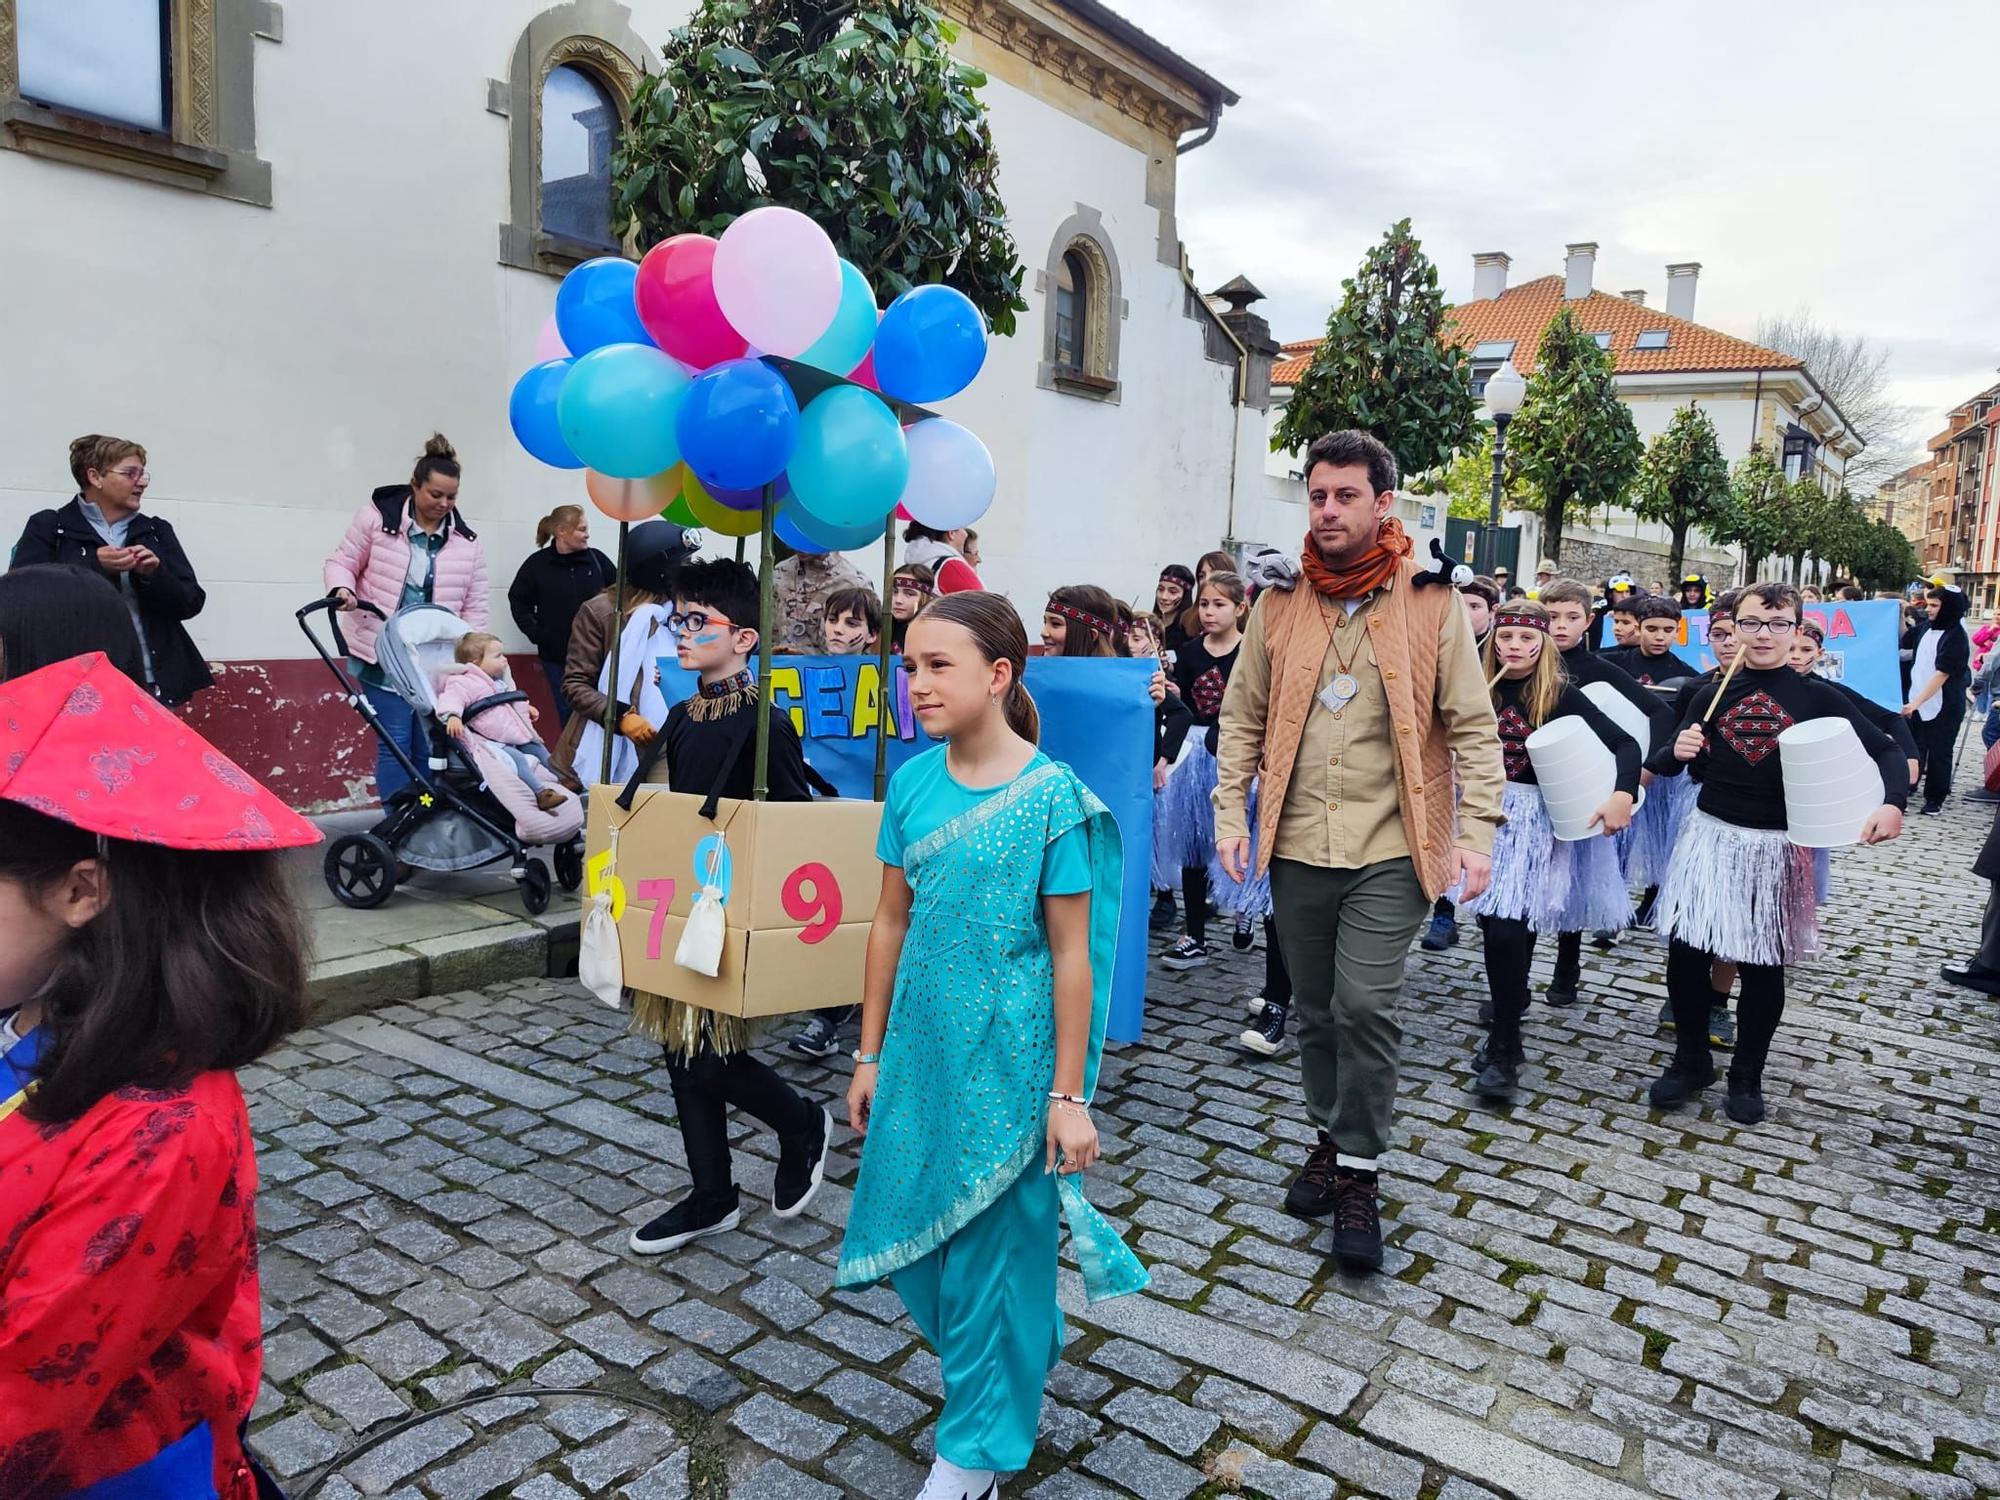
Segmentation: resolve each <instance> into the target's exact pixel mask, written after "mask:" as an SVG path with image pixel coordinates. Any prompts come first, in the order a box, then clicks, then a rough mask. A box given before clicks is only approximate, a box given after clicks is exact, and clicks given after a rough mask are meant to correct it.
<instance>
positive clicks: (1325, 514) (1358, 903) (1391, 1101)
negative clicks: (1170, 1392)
mask: <svg viewBox="0 0 2000 1500" xmlns="http://www.w3.org/2000/svg"><path fill="white" fill-rule="evenodd" d="M1306 485H1307V492H1308V493H1307V514H1308V519H1309V523H1310V530H1309V531H1308V532H1307V535H1306V539H1305V548H1304V553H1303V555H1302V557H1301V571H1302V575H1303V576H1302V578H1301V579H1300V581H1299V582H1298V584H1297V585H1296V586H1295V587H1293V588H1291V589H1289V590H1285V589H1279V588H1272V589H1267V590H1266V591H1265V592H1264V593H1263V594H1262V595H1260V596H1259V598H1258V600H1257V606H1256V608H1255V609H1254V610H1253V611H1252V612H1251V616H1250V624H1249V628H1248V629H1247V630H1245V632H1244V635H1243V649H1242V654H1241V656H1239V657H1238V659H1237V663H1236V671H1235V673H1234V674H1233V675H1232V676H1231V678H1230V680H1229V690H1228V693H1227V694H1226V695H1225V697H1224V698H1223V703H1222V719H1221V734H1220V738H1219V745H1218V749H1217V760H1218V762H1219V766H1218V782H1217V786H1216V790H1215V837H1216V849H1217V852H1218V854H1219V855H1220V857H1221V862H1222V865H1223V868H1224V869H1225V870H1227V871H1228V872H1229V873H1230V874H1231V875H1232V876H1234V877H1236V878H1238V879H1241V878H1243V876H1244V875H1245V873H1246V872H1248V871H1249V869H1250V866H1251V864H1252V861H1253V854H1252V850H1253V847H1254V850H1255V854H1254V861H1255V864H1256V866H1257V867H1258V868H1259V869H1262V868H1264V867H1266V866H1268V867H1269V869H1270V872H1271V899H1272V903H1273V905H1274V907H1275V908H1276V910H1275V919H1276V925H1277V932H1278V942H1279V946H1280V948H1281V949H1282V951H1283V954H1284V958H1285V963H1286V966H1287V967H1288V968H1289V969H1290V971H1291V976H1292V1002H1293V1007H1294V1009H1295V1010H1296V1012H1297V1015H1298V1021H1299V1062H1300V1066H1301V1068H1302V1070H1303V1072H1304V1075H1305V1092H1306V1108H1307V1111H1308V1112H1309V1113H1310V1114H1311V1116H1312V1119H1313V1123H1314V1124H1315V1125H1316V1126H1318V1128H1319V1132H1320V1139H1319V1144H1318V1146H1317V1147H1315V1148H1314V1150H1313V1152H1312V1154H1311V1155H1310V1156H1309V1157H1308V1158H1307V1160H1306V1164H1305V1167H1304V1168H1303V1169H1302V1170H1301V1171H1300V1173H1299V1175H1298V1177H1297V1178H1296V1179H1295V1180H1294V1181H1293V1183H1292V1185H1291V1188H1290V1190H1289V1191H1288V1193H1287V1194H1286V1198H1285V1206H1286V1207H1287V1208H1288V1209H1289V1210H1291V1211H1292V1212H1293V1213H1296V1214H1301V1215H1304V1216H1306V1217H1310V1218H1318V1217H1322V1216H1324V1215H1326V1214H1328V1213H1331V1214H1332V1215H1333V1216H1334V1238H1333V1253H1334V1257H1335V1259H1336V1260H1337V1261H1338V1262H1339V1263H1340V1264H1341V1265H1342V1266H1344V1267H1347V1268H1349V1269H1357V1270H1376V1269H1379V1268H1380V1267H1381V1264H1382V1220H1381V1211H1380V1204H1379V1198H1378V1191H1377V1185H1376V1169H1377V1165H1378V1163H1379V1161H1380V1158H1381V1155H1382V1153H1383V1152H1384V1151H1386V1150H1387V1149H1388V1147H1389V1130H1390V1123H1391V1120H1392V1117H1393V1114H1394V1109H1395V1102H1396V1079H1397V1069H1398V1064H1399V1061H1400V1054H1401V1050H1402V1036H1403V1033H1402V1023H1401V1020H1400V1019H1399V1017H1398V1014H1397V1004H1398V1001H1399V999H1400V997H1401V994H1402V986H1403V964H1404V960H1405V959H1406V957H1407V956H1408V953H1409V947H1410V941H1411V939H1412V938H1414V937H1415V936H1416V932H1417V928H1418V927H1419V926H1420V925H1421V924H1422V922H1423V919H1424V916H1425V913H1426V912H1427V911H1428V910H1429V908H1430V903H1431V902H1432V901H1434V900H1436V899H1437V897H1438V896H1440V895H1442V894H1443V893H1444V892H1445V891H1447V890H1449V889H1452V888H1453V887H1457V888H1458V892H1459V894H1458V897H1457V899H1460V900H1464V899H1467V898H1470V897H1472V896H1475V895H1477V894H1478V893H1479V892H1480V891H1482V890H1484V889H1485V887H1486V881H1487V877H1488V872H1489V857H1490V855H1491V853H1492V849H1493V830H1494V829H1495V828H1496V827H1498V826H1499V823H1500V796H1501V790H1502V788H1503V786H1504V783H1505V775H1504V773H1503V771H1502V769H1501V763H1500V741H1499V732H1498V729H1497V728H1496V726H1495V723H1494V717H1493V704H1492V699H1491V697H1490V696H1489V694H1488V692H1487V688H1486V683H1485V679H1484V677H1483V675H1482V673H1481V671H1480V666H1479V661H1478V657H1477V655H1476V653H1475V650H1474V646H1473V639H1472V627H1471V625H1470V623H1469V622H1468V621H1467V619H1466V617H1465V610H1464V609H1463V608H1462V607H1461V606H1460V604H1459V601H1458V594H1457V592H1456V591H1455V590H1454V589H1452V588H1450V587H1448V586H1435V587H1421V586H1419V584H1418V582H1417V577H1418V570H1417V568H1416V567H1415V565H1414V564H1413V563H1411V562H1410V560H1409V553H1410V550H1411V549H1410V543H1409V539H1408V538H1407V537H1406V536H1404V534H1403V529H1402V527H1401V525H1400V524H1399V523H1398V522H1397V521H1396V519H1395V518H1394V517H1393V516H1390V515H1389V507H1390V504H1391V502H1392V501H1393V500H1394V498H1395V488H1396V460H1395V458H1394V457H1393V456H1392V455H1391V454H1390V452H1389V450H1388V449H1387V448H1385V447H1384V446H1383V445H1382V444H1381V443H1380V442H1378V441H1377V440H1376V439H1375V438H1373V437H1372V436H1370V435H1369V434H1367V433H1365V432H1336V433H1330V434H1328V435H1327V436H1325V437H1322V438H1320V439H1319V440H1318V441H1317V442H1315V443H1314V444H1313V445H1312V447H1311V448H1310V449H1309V450H1308V451H1307V454H1306ZM1259 776H1261V778H1262V785H1261V788H1260V790H1259V793H1258V809H1257V813H1258V816H1257V830H1256V834H1257V837H1256V840H1255V843H1254V845H1253V843H1252V840H1251V837H1250V834H1251V829H1250V826H1249V823H1248V821H1247V818H1246V815H1245V811H1246V806H1247V802H1248V798H1249V792H1250V783H1251V780H1252V778H1254V777H1259ZM1454 776H1455V778H1456V781H1457V784H1458V787H1459V789H1460V792H1461V800H1460V801H1459V803H1458V805H1457V807H1456V808H1454V799H1453V782H1454Z"/></svg>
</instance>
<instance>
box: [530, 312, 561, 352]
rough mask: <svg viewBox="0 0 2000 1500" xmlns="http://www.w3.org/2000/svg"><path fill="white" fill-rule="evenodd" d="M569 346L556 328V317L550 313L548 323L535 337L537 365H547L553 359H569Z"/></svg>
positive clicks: (544, 324)
mask: <svg viewBox="0 0 2000 1500" xmlns="http://www.w3.org/2000/svg"><path fill="white" fill-rule="evenodd" d="M568 358H569V345H567V344H565V343H564V342H563V336H562V333H561V332H560V330H558V329H557V327H556V315H555V314H554V313H550V314H549V317H548V321H547V322H545V323H543V324H542V331H541V332H540V333H538V334H536V335H535V363H536V364H538V365H545V364H547V363H548V362H549V361H550V360H552V359H568Z"/></svg>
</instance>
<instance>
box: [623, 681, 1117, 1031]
mask: <svg viewBox="0 0 2000 1500" xmlns="http://www.w3.org/2000/svg"><path fill="white" fill-rule="evenodd" d="M659 668H660V680H659V687H660V691H661V694H662V696H663V697H664V698H665V700H666V701H667V702H668V703H678V702H679V701H680V700H681V699H683V698H685V697H687V696H688V695H689V694H691V693H693V692H694V689H695V676H694V673H692V672H687V671H683V670H682V669H681V667H680V664H679V663H678V662H676V661H675V660H674V658H673V657H671V656H663V657H661V658H659ZM1153 670H1154V664H1153V663H1152V662H1151V661H1125V660H1101V659H1100V660H1091V659H1080V658H1070V657H1055V656H1037V657H1031V658H1029V661H1028V676H1027V686H1028V691H1029V692H1030V693H1032V694H1034V698H1035V706H1036V707H1037V708H1038V709H1039V710H1040V711H1041V716H1042V748H1043V749H1044V750H1046V751H1047V752H1048V753H1049V756H1050V758H1051V759H1054V760H1059V761H1062V762H1064V763H1065V764H1067V765H1068V766H1069V767H1070V769H1071V770H1073V771H1075V772H1076V774H1077V776H1078V777H1079V778H1080V779H1081V780H1082V781H1083V784H1084V785H1085V786H1087V787H1089V788H1090V789H1091V790H1092V791H1093V792H1095V793H1096V794H1097V795H1098V797H1099V798H1101V799H1102V800H1103V802H1104V805H1105V806H1106V807H1108V808H1110V809H1111V815H1112V817H1114V818H1116V819H1117V820H1118V832H1119V835H1120V837H1121V838H1122V840H1123V842H1124V845H1125V895H1124V903H1123V906H1122V908H1121V910H1120V916H1119V925H1118V964H1117V971H1116V972H1115V973H1114V974H1113V975H1112V986H1111V1019H1110V1023H1109V1026H1108V1028H1107V1030H1108V1034H1109V1035H1110V1037H1111V1039H1112V1040H1113V1041H1118V1042H1136V1041H1137V1040H1139V1033H1140V1030H1141V1028H1142V1026H1143V1024H1144V1021H1145V1005H1146V965H1147V958H1148V945H1147V934H1146V916H1147V908H1148V905H1149V903H1150V899H1151V893H1150V891H1149V890H1148V881H1149V878H1150V877H1149V873H1148V872H1149V871H1150V870H1151V868H1152V850H1153V700H1152V698H1151V697H1150V696H1149V695H1148V693H1147V690H1146V688H1147V684H1148V683H1149V682H1150V681H1151V680H1152V675H1153ZM889 695H890V696H889V714H890V723H891V737H890V740H889V772H890V774H891V775H894V774H895V772H896V770H897V768H898V767H900V766H901V765H903V763H904V762H906V761H908V760H909V759H910V758H911V757H912V756H915V755H918V754H920V753H921V752H923V751H925V750H928V749H929V748H930V747H931V746H932V745H933V744H935V743H936V741H934V740H932V739H931V738H930V737H929V736H928V735H926V734H923V733H920V732H919V726H918V725H917V724H916V723H915V721H914V719H913V718H912V716H911V714H910V687H909V681H908V679H907V678H906V677H905V675H904V673H903V664H902V662H901V660H900V659H897V660H896V661H894V662H893V664H892V668H891V681H890V684H889ZM771 701H772V702H773V703H775V704H777V705H778V706H779V707H780V708H783V709H787V710H789V711H790V713H791V716H792V724H793V726H794V727H795V728H796V729H797V730H798V731H799V737H800V738H801V739H803V740H804V741H805V751H806V759H807V760H808V761H810V762H811V763H812V767H813V769H814V770H815V771H818V772H819V773H820V775H822V776H824V777H825V778H826V779H827V780H828V781H831V782H832V783H833V784H834V785H835V786H836V787H838V788H839V789H840V794H841V795H842V796H843V797H872V796H873V795H874V794H875V726H876V723H877V715H878V714H879V712H880V708H881V701H882V674H881V670H880V668H879V667H878V666H877V664H876V661H875V658H874V657H872V656H869V657H863V656H778V657H773V658H772V661H771Z"/></svg>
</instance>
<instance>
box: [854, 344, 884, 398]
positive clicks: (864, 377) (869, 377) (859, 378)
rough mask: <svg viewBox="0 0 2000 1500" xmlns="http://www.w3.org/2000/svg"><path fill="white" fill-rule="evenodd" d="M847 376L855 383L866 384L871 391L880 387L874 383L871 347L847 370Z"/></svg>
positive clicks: (873, 359) (873, 363)
mask: <svg viewBox="0 0 2000 1500" xmlns="http://www.w3.org/2000/svg"><path fill="white" fill-rule="evenodd" d="M847 378H848V379H849V380H851V381H853V382H854V383H855V384H856V385H865V386H867V387H868V389H869V390H871V391H879V390H881V389H882V387H881V386H879V385H877V384H876V383H875V351H874V350H873V349H870V350H869V351H868V352H867V353H866V354H864V355H862V356H861V363H860V364H858V365H856V366H855V367H854V368H853V369H851V370H849V371H848V372H847Z"/></svg>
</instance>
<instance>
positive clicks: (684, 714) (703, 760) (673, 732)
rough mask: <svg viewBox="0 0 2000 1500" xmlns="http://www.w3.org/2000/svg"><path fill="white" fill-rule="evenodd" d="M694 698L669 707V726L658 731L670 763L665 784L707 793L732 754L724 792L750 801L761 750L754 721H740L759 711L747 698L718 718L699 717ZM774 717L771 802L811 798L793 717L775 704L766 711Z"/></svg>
mask: <svg viewBox="0 0 2000 1500" xmlns="http://www.w3.org/2000/svg"><path fill="white" fill-rule="evenodd" d="M692 701H693V699H683V700H682V701H681V702H679V703H676V704H675V705H674V706H673V707H672V708H670V709H668V710H667V722H666V726H665V727H664V728H663V729H662V730H661V731H660V734H661V736H662V737H663V738H664V740H665V742H666V749H665V752H664V754H663V756H662V758H663V759H664V760H665V762H666V767H667V785H669V786H671V787H672V788H673V789H674V790H675V791H677V792H692V793H693V794H694V795H695V796H697V797H706V796H707V795H708V794H709V792H710V790H711V789H713V788H714V786H715V783H716V778H717V777H718V776H722V775H723V766H724V763H725V761H727V760H728V759H729V758H730V757H731V756H733V757H734V764H733V765H732V766H731V767H730V769H729V772H728V774H727V776H726V778H725V779H724V780H723V782H722V792H721V795H722V796H724V797H734V798H738V799H740V800H744V801H747V800H748V799H749V797H750V795H751V791H752V788H753V787H754V786H755V784H756V780H757V752H756V749H755V746H754V743H753V742H754V740H755V738H756V734H757V725H756V722H755V721H754V720H752V721H751V722H749V723H747V724H745V723H740V722H739V720H741V719H743V718H744V717H745V716H746V715H748V714H750V713H752V712H754V711H755V707H756V705H755V704H751V703H746V704H744V705H743V707H741V708H739V709H737V710H736V712H735V713H733V714H725V715H724V716H722V717H721V718H718V719H697V718H695V717H694V716H693V715H692V714H690V713H689V712H688V704H689V703H690V702H692ZM764 711H765V712H766V713H768V714H769V715H770V716H771V750H770V761H769V767H768V770H767V779H768V781H769V782H770V790H769V793H768V800H770V801H772V802H810V801H811V800H812V788H811V787H810V786H808V785H807V783H806V756H805V747H804V746H802V745H801V744H800V743H799V732H798V731H797V730H796V729H794V728H793V727H792V716H791V715H790V714H788V713H786V712H785V710H783V709H781V708H779V707H777V706H776V705H772V706H770V707H768V708H766V709H765V710H764Z"/></svg>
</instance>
